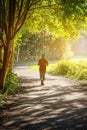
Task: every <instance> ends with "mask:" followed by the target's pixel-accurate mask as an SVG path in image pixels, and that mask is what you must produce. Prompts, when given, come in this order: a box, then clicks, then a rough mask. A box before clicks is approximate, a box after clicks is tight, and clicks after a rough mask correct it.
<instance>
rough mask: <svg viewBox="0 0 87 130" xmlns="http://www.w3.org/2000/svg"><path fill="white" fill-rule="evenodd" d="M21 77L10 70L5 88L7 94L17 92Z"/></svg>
mask: <svg viewBox="0 0 87 130" xmlns="http://www.w3.org/2000/svg"><path fill="white" fill-rule="evenodd" d="M18 83H19V79H18V78H17V75H16V74H14V73H13V72H12V71H11V70H9V72H8V74H7V78H6V83H5V90H6V93H7V94H12V93H15V91H16V90H17V88H18Z"/></svg>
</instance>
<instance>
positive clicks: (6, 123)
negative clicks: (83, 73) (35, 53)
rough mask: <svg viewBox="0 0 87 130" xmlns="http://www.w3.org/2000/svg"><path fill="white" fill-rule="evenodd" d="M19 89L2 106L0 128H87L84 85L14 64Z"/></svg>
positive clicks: (83, 129) (48, 129)
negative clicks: (41, 82)
mask: <svg viewBox="0 0 87 130" xmlns="http://www.w3.org/2000/svg"><path fill="white" fill-rule="evenodd" d="M14 72H15V73H17V75H18V76H19V77H20V79H21V86H20V91H19V93H18V94H15V95H14V96H9V99H8V103H7V104H6V105H5V106H3V108H2V110H1V112H2V113H0V114H1V119H0V130H87V86H86V84H83V83H81V82H78V81H75V80H70V79H68V78H64V77H61V76H58V77H57V76H52V75H48V74H46V81H45V85H44V86H41V85H40V80H39V73H38V72H37V71H33V70H29V69H27V66H18V67H15V68H14Z"/></svg>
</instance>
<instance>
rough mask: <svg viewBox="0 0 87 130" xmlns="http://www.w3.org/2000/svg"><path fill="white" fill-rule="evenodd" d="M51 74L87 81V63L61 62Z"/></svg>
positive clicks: (51, 70)
mask: <svg viewBox="0 0 87 130" xmlns="http://www.w3.org/2000/svg"><path fill="white" fill-rule="evenodd" d="M49 73H51V74H55V75H63V76H65V77H70V78H73V79H78V80H87V61H73V60H61V61H59V62H58V63H57V64H56V66H55V67H54V69H53V68H51V69H50V70H49Z"/></svg>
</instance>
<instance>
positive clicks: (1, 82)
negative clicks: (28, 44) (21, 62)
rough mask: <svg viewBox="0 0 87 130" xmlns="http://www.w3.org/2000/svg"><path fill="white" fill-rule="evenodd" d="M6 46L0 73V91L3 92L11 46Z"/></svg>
mask: <svg viewBox="0 0 87 130" xmlns="http://www.w3.org/2000/svg"><path fill="white" fill-rule="evenodd" d="M7 45H8V46H4V57H3V66H2V69H1V73H0V90H1V91H4V86H5V80H6V74H7V72H8V69H9V66H10V60H11V56H12V44H11V43H10V42H9V43H8V44H7Z"/></svg>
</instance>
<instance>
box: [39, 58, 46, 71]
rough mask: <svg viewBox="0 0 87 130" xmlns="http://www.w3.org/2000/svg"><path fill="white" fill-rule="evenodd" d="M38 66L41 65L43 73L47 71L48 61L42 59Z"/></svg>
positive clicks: (40, 68)
mask: <svg viewBox="0 0 87 130" xmlns="http://www.w3.org/2000/svg"><path fill="white" fill-rule="evenodd" d="M38 65H39V70H40V71H42V72H45V71H46V66H47V65H48V61H47V60H46V59H45V58H41V59H40V60H39V61H38Z"/></svg>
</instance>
